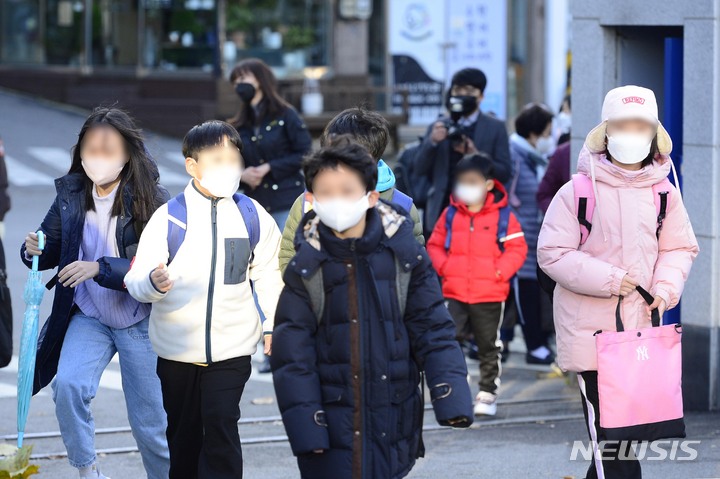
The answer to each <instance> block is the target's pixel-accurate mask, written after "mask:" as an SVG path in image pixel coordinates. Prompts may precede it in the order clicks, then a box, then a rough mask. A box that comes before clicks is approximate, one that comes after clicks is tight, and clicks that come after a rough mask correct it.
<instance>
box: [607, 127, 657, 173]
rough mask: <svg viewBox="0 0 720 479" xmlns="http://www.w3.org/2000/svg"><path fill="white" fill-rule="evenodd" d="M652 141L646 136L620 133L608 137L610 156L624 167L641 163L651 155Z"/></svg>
mask: <svg viewBox="0 0 720 479" xmlns="http://www.w3.org/2000/svg"><path fill="white" fill-rule="evenodd" d="M651 145H652V139H650V140H648V137H647V136H645V135H636V134H633V133H620V134H617V135H612V136H608V142H607V148H608V152H609V153H610V156H612V157H613V159H614V160H615V161H617V162H618V163H622V164H623V165H634V164H636V163H640V162H641V161H643V160H644V159H645V158H647V156H648V155H649V154H650V146H651Z"/></svg>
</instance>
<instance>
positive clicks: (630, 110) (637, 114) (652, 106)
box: [585, 85, 672, 155]
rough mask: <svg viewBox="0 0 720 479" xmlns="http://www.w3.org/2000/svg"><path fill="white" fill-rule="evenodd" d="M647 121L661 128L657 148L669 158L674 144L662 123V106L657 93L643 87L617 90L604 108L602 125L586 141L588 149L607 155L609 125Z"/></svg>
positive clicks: (606, 97)
mask: <svg viewBox="0 0 720 479" xmlns="http://www.w3.org/2000/svg"><path fill="white" fill-rule="evenodd" d="M635 119H637V120H645V121H647V122H649V123H652V124H653V125H657V144H658V149H659V150H660V154H662V155H669V154H670V152H671V151H672V140H671V139H670V135H669V134H668V132H667V130H666V129H665V128H664V127H663V126H662V123H660V120H659V119H658V106H657V100H656V99H655V93H653V91H652V90H650V89H648V88H643V87H641V86H635V85H627V86H621V87H618V88H613V89H612V90H610V91H609V92H608V93H607V95H605V101H603V106H602V123H600V124H599V125H598V126H596V127H595V128H593V129H592V130H591V131H590V133H588V136H587V137H586V138H585V144H586V145H587V147H588V149H589V150H590V151H592V152H594V153H599V152H602V151H605V136H606V131H605V130H606V128H607V123H608V122H609V121H615V120H635Z"/></svg>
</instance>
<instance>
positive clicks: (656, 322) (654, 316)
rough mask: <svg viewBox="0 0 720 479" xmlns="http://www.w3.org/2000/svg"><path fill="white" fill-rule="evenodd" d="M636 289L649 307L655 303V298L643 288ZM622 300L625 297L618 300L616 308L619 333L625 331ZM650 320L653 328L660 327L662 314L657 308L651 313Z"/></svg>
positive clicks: (616, 326)
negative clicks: (621, 312) (621, 313)
mask: <svg viewBox="0 0 720 479" xmlns="http://www.w3.org/2000/svg"><path fill="white" fill-rule="evenodd" d="M635 289H636V290H637V292H638V293H640V296H642V298H643V299H644V300H645V302H646V303H647V304H648V305H650V304H653V303H654V302H655V298H653V297H652V295H651V294H650V293H648V292H647V291H646V290H645V288H643V287H642V286H636V287H635ZM622 300H623V297H622V296H620V297H619V298H618V303H617V307H616V308H615V329H616V330H617V332H618V333H621V332H623V331H625V326H623V322H622V318H621V317H620V305H621V304H622ZM650 318H651V323H652V327H653V328H657V327H658V326H660V312H659V311H658V309H657V308H655V309H653V310H652V311H651V313H650Z"/></svg>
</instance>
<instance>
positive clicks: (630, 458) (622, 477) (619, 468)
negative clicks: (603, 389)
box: [578, 371, 642, 479]
mask: <svg viewBox="0 0 720 479" xmlns="http://www.w3.org/2000/svg"><path fill="white" fill-rule="evenodd" d="M597 378H598V376H597V371H585V372H582V373H579V374H578V383H579V384H580V394H581V396H582V403H583V412H584V413H585V426H586V427H587V430H588V435H589V436H590V441H591V442H593V443H599V442H602V441H605V440H607V437H606V436H605V431H604V430H603V428H601V427H600V407H599V405H598V404H599V401H598V379H597ZM598 454H602V459H601V460H600V461H598V462H596V461H595V458H594V457H593V459H592V462H591V463H590V468H589V469H588V472H587V475H586V476H585V478H586V479H598V477H604V478H605V479H641V478H642V471H641V470H640V461H638V460H637V458H635V454H634V453H633V451H632V449H631V448H630V444H629V443H627V442H622V443H611V444H609V445H608V446H607V448H606V450H605V451H602V450H601V451H598ZM618 456H622V459H619V458H618Z"/></svg>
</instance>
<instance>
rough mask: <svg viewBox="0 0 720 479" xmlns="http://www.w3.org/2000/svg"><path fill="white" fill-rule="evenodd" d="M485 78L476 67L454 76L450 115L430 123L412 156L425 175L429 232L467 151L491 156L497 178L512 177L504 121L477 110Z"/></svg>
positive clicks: (447, 196)
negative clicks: (454, 173) (429, 186)
mask: <svg viewBox="0 0 720 479" xmlns="http://www.w3.org/2000/svg"><path fill="white" fill-rule="evenodd" d="M486 85H487V78H486V77H485V74H484V73H483V72H482V71H480V70H478V69H477V68H465V69H462V70H460V71H458V72H457V73H455V75H453V77H452V81H451V84H450V92H449V96H448V101H447V107H448V110H449V111H450V112H451V117H441V118H439V119H438V120H437V121H436V122H435V123H433V124H432V125H430V127H429V128H428V132H427V134H426V135H425V139H424V140H423V142H422V143H421V144H420V148H419V149H418V152H417V156H416V158H415V162H416V168H417V171H418V174H420V175H428V176H429V177H430V179H431V185H432V186H431V188H430V191H429V192H428V199H427V204H426V206H425V218H424V221H423V226H424V228H425V235H426V237H427V236H429V235H430V233H431V232H432V230H433V227H434V226H435V222H436V221H437V219H438V218H439V217H440V213H441V212H442V210H443V209H444V208H445V207H446V206H447V205H448V202H449V201H448V200H449V197H450V192H451V191H452V189H451V188H452V181H453V177H452V171H453V170H454V168H455V165H457V162H458V161H460V159H461V158H462V157H463V156H464V155H466V154H469V153H475V152H476V151H482V152H484V153H487V154H488V155H490V157H491V158H492V159H493V164H494V167H495V175H496V178H497V179H498V180H499V181H500V182H502V183H506V182H507V181H508V180H509V179H510V176H511V172H512V168H511V164H510V150H509V143H508V136H507V131H506V130H505V124H504V123H503V122H502V121H500V120H498V119H497V118H494V117H491V116H488V115H485V114H483V113H482V112H481V111H480V102H482V99H483V94H484V91H485V86H486Z"/></svg>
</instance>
